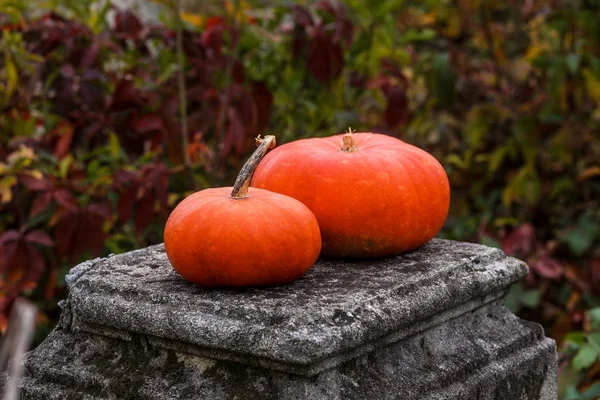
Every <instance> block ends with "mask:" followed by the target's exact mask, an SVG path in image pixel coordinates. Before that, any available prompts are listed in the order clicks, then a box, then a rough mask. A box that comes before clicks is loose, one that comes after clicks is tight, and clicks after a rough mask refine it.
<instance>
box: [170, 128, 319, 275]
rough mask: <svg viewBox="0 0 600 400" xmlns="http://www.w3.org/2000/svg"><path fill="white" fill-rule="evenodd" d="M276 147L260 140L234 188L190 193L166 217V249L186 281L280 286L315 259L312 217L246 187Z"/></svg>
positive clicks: (291, 202)
mask: <svg viewBox="0 0 600 400" xmlns="http://www.w3.org/2000/svg"><path fill="white" fill-rule="evenodd" d="M274 145H275V138H274V137H273V136H267V137H265V139H264V140H262V143H261V144H260V145H259V147H258V149H257V150H256V152H255V153H254V154H253V155H252V157H251V158H250V159H249V160H248V162H247V163H246V164H245V165H244V167H243V168H242V171H241V172H240V175H239V176H238V179H237V181H236V184H235V186H234V187H233V188H228V187H224V188H216V189H206V190H202V191H200V192H197V193H194V194H192V195H190V196H189V197H187V198H186V199H184V200H183V201H182V202H181V203H180V204H179V205H178V206H177V207H176V208H175V210H173V212H172V213H171V215H170V216H169V219H168V220H167V225H166V227H165V234H164V240H165V250H166V252H167V256H168V258H169V261H170V262H171V264H172V265H173V268H175V270H176V271H177V272H178V273H179V274H180V275H181V276H183V277H184V278H185V279H187V280H188V281H190V282H193V283H195V284H198V285H201V286H205V287H212V286H256V285H274V284H282V283H287V282H290V281H293V280H294V279H297V278H299V277H300V276H302V275H303V274H304V273H305V272H306V271H307V270H308V269H309V268H310V267H311V266H312V265H313V264H314V262H315V261H316V259H317V257H318V256H319V252H320V250H321V235H320V233H319V226H318V223H317V220H316V218H315V216H314V215H313V213H312V212H311V211H310V210H309V209H308V208H307V207H306V206H305V205H304V204H302V203H301V202H299V201H298V200H295V199H293V198H291V197H288V196H284V195H282V194H278V193H273V192H269V191H267V190H262V189H257V188H250V189H249V188H248V186H249V183H250V179H251V178H252V174H253V172H254V169H255V168H256V165H257V164H258V162H259V161H260V160H261V159H262V157H263V156H264V154H266V152H267V151H268V149H269V148H270V147H272V146H274Z"/></svg>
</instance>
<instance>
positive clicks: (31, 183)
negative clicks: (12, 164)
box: [18, 173, 51, 191]
mask: <svg viewBox="0 0 600 400" xmlns="http://www.w3.org/2000/svg"><path fill="white" fill-rule="evenodd" d="M18 177H19V181H20V182H21V183H22V184H23V185H24V186H25V187H26V188H27V189H29V190H33V191H40V190H46V189H48V188H50V187H51V184H50V182H49V181H47V180H46V179H45V178H42V179H38V178H36V177H34V176H32V175H29V174H26V173H20V174H18Z"/></svg>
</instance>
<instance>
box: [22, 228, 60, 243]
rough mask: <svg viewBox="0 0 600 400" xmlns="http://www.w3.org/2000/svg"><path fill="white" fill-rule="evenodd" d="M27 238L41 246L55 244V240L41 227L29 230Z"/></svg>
mask: <svg viewBox="0 0 600 400" xmlns="http://www.w3.org/2000/svg"><path fill="white" fill-rule="evenodd" d="M25 240H26V241H27V242H28V243H35V244H39V245H41V246H46V247H52V246H54V242H53V241H52V239H51V238H50V236H48V234H47V233H46V232H44V231H42V230H40V229H36V230H34V231H31V232H28V233H27V234H26V235H25Z"/></svg>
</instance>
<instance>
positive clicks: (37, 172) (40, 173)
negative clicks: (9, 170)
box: [23, 169, 44, 179]
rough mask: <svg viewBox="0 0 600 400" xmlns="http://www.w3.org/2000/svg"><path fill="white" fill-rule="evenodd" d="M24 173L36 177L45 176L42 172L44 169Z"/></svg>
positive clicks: (41, 177)
mask: <svg viewBox="0 0 600 400" xmlns="http://www.w3.org/2000/svg"><path fill="white" fill-rule="evenodd" d="M23 173H24V174H26V175H29V176H31V177H33V178H35V179H43V178H44V174H42V171H38V170H37V169H32V170H29V171H23Z"/></svg>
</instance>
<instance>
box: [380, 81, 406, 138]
mask: <svg viewBox="0 0 600 400" xmlns="http://www.w3.org/2000/svg"><path fill="white" fill-rule="evenodd" d="M385 97H386V98H387V106H386V108H385V122H386V123H387V124H388V126H390V127H392V128H393V127H396V126H398V125H404V124H405V123H406V122H407V121H408V117H409V109H408V98H407V97H406V93H405V91H404V89H403V88H401V87H400V86H392V87H390V88H388V89H387V90H386V91H385Z"/></svg>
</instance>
